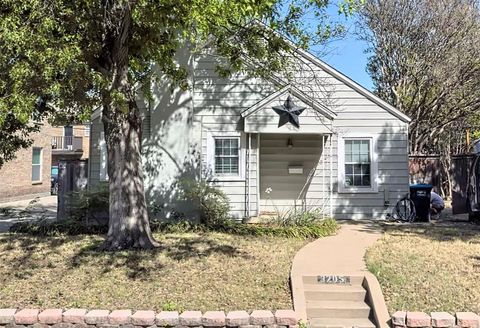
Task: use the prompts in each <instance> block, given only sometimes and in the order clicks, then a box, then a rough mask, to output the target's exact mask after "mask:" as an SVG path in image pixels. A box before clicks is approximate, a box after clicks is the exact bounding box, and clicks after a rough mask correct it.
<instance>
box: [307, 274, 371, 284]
mask: <svg viewBox="0 0 480 328" xmlns="http://www.w3.org/2000/svg"><path fill="white" fill-rule="evenodd" d="M318 277H319V276H303V277H302V280H303V283H304V284H309V285H313V284H317V285H330V284H322V283H319V282H318ZM348 277H350V284H345V285H344V286H349V285H361V284H362V283H363V279H364V277H363V276H348ZM332 285H337V284H332ZM338 285H340V284H338Z"/></svg>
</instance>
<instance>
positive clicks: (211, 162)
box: [206, 131, 246, 181]
mask: <svg viewBox="0 0 480 328" xmlns="http://www.w3.org/2000/svg"><path fill="white" fill-rule="evenodd" d="M216 138H238V139H239V150H238V172H239V174H238V175H220V174H215V139H216ZM245 161H246V140H245V133H242V132H236V131H232V132H224V131H218V132H215V131H209V132H207V163H206V164H207V171H208V175H207V178H209V179H211V180H215V181H245Z"/></svg>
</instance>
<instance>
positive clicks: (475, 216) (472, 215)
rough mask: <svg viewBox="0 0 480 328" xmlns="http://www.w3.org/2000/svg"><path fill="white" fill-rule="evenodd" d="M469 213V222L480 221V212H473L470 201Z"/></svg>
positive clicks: (468, 202)
mask: <svg viewBox="0 0 480 328" xmlns="http://www.w3.org/2000/svg"><path fill="white" fill-rule="evenodd" d="M467 212H468V221H469V222H478V221H480V212H475V211H473V210H472V206H471V203H470V199H467Z"/></svg>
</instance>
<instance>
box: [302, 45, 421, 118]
mask: <svg viewBox="0 0 480 328" xmlns="http://www.w3.org/2000/svg"><path fill="white" fill-rule="evenodd" d="M295 51H296V52H297V53H299V54H300V55H301V56H302V57H304V58H305V59H307V60H309V61H310V62H312V63H314V64H315V65H317V66H318V67H320V68H321V69H323V70H324V71H325V72H327V73H328V74H330V75H331V76H333V77H334V78H336V79H338V80H340V81H341V82H343V83H345V84H346V85H347V86H349V87H350V88H352V89H353V90H355V91H357V92H358V93H360V94H361V95H362V96H364V97H365V98H367V99H368V100H370V101H372V102H374V103H375V104H377V105H378V106H380V107H382V108H383V109H385V110H386V111H387V112H389V113H390V114H392V115H393V116H395V117H397V118H398V119H400V120H401V121H403V122H405V123H409V122H410V121H411V120H412V119H411V118H410V117H408V116H407V115H405V114H404V113H402V112H401V111H399V110H398V109H396V108H395V107H394V106H392V105H390V104H389V103H387V102H386V101H385V100H383V99H381V98H380V97H378V96H376V95H375V94H374V93H373V92H371V91H370V90H367V89H365V88H364V87H362V86H361V85H360V84H358V83H357V82H355V81H353V80H352V79H350V78H349V77H348V76H346V75H344V74H342V73H340V72H339V71H337V70H336V69H335V68H333V67H332V66H330V65H328V64H327V63H325V62H323V61H322V60H320V59H318V58H317V57H315V56H314V55H312V54H311V53H309V52H308V51H306V50H303V49H299V48H295Z"/></svg>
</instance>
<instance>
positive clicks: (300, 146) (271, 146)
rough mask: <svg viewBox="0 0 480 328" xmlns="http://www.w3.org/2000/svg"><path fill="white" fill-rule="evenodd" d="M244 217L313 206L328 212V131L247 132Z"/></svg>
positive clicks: (330, 196) (292, 210)
mask: <svg viewBox="0 0 480 328" xmlns="http://www.w3.org/2000/svg"><path fill="white" fill-rule="evenodd" d="M247 140H248V148H247V156H246V159H247V164H246V167H247V169H246V206H245V207H246V211H245V212H246V213H245V217H246V218H252V219H254V218H269V217H272V216H278V215H287V214H290V213H297V212H302V211H305V210H312V209H316V210H318V211H320V212H321V213H322V215H323V216H324V217H327V216H332V206H331V204H332V201H331V200H332V194H331V192H330V191H331V190H332V185H331V182H332V181H333V179H332V177H333V173H334V170H333V167H332V165H333V163H332V161H331V159H332V142H331V135H327V134H301V133H290V134H286V133H257V134H247Z"/></svg>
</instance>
